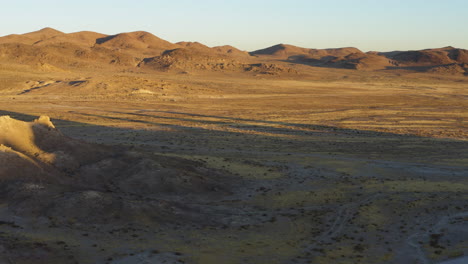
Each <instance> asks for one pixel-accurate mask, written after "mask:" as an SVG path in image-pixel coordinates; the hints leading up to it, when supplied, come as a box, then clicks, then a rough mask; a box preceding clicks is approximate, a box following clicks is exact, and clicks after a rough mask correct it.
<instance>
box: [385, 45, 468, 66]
mask: <svg viewBox="0 0 468 264" xmlns="http://www.w3.org/2000/svg"><path fill="white" fill-rule="evenodd" d="M381 54H382V55H384V56H387V57H388V58H391V59H393V60H396V61H397V62H398V63H399V64H401V65H403V66H437V65H446V64H452V63H468V51H467V50H464V49H457V48H454V47H445V48H439V49H425V50H416V51H401V52H390V53H381Z"/></svg>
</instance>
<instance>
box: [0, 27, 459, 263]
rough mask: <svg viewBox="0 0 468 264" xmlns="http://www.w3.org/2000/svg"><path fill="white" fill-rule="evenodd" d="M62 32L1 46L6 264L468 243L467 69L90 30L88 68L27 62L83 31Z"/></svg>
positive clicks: (437, 249)
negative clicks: (371, 63)
mask: <svg viewBox="0 0 468 264" xmlns="http://www.w3.org/2000/svg"><path fill="white" fill-rule="evenodd" d="M46 33H47V34H49V35H47V34H46ZM59 33H60V32H59ZM59 33H57V32H55V33H54V32H53V31H51V29H48V30H46V32H45V33H44V32H42V33H35V34H33V35H27V36H26V37H24V36H19V35H17V36H10V37H9V38H10V39H14V40H15V41H17V42H18V43H23V44H22V45H25V46H21V45H19V46H18V49H24V50H28V49H34V50H33V51H31V53H30V55H31V56H30V57H28V56H19V57H18V58H19V60H21V61H20V62H18V61H15V60H14V59H11V58H9V57H8V56H9V55H8V56H7V55H4V56H3V57H1V56H0V116H1V117H0V190H1V192H0V263H203V264H205V263H324V264H325V263H442V262H443V261H446V260H452V259H457V258H460V257H463V256H466V255H467V254H468V231H467V230H468V178H467V175H468V166H467V164H468V142H467V139H468V125H467V119H468V111H467V109H468V100H467V99H468V90H467V81H468V79H467V77H466V76H465V75H464V74H463V73H462V72H460V73H457V74H451V73H450V74H447V73H446V72H439V71H431V72H422V71H421V70H415V69H408V68H404V67H401V66H398V68H392V69H385V70H378V69H372V70H371V69H367V70H361V71H360V70H355V69H341V68H332V67H330V65H325V66H326V67H325V66H324V65H315V66H319V67H315V66H313V65H312V66H311V65H309V64H311V62H312V61H311V60H309V61H306V62H307V63H302V62H303V61H302V62H301V63H297V61H290V60H291V59H292V58H289V59H288V58H286V57H281V56H286V55H288V54H287V53H286V52H281V49H280V52H279V53H278V51H277V50H276V49H275V50H274V51H275V52H276V53H277V54H276V53H275V54H276V55H275V54H266V55H265V53H267V51H268V50H267V51H264V52H263V53H264V54H257V55H256V56H258V57H255V58H251V56H250V55H248V54H246V53H244V52H242V51H239V50H237V49H235V48H233V47H227V46H225V47H217V48H213V49H215V50H216V51H212V50H211V49H212V48H208V47H206V46H204V45H202V44H200V43H187V42H184V43H177V44H172V43H168V42H165V41H163V40H161V39H158V38H153V37H154V36H153V37H152V36H149V35H147V34H145V33H144V32H134V33H131V34H124V35H116V36H106V35H99V34H97V33H92V32H81V33H80V34H75V35H73V36H72V37H73V40H74V43H75V45H78V46H80V45H81V46H83V45H84V46H86V45H87V46H91V45H94V44H95V46H94V47H93V48H92V49H90V50H88V51H86V52H92V53H91V55H90V54H88V53H86V52H85V53H83V54H84V55H83V54H81V53H80V54H81V55H80V56H85V55H86V54H87V55H86V56H89V58H87V59H83V58H78V59H77V58H76V57H73V58H71V57H70V58H71V59H70V63H71V64H73V63H75V64H74V66H70V65H69V66H67V67H65V66H64V65H66V63H65V62H63V61H62V62H61V63H62V64H61V63H56V64H53V63H52V64H49V63H46V62H45V61H42V62H40V61H39V62H37V63H36V61H34V63H31V62H26V61H27V60H29V59H31V58H33V57H34V56H33V55H34V54H35V53H34V51H38V50H42V49H44V47H49V48H50V46H48V45H50V43H52V44H54V43H55V44H57V43H63V39H66V40H67V41H70V36H68V35H65V36H64V35H61V34H59ZM50 34H52V35H54V34H55V35H54V36H55V37H51V36H50ZM57 34H58V35H57ZM96 34H97V35H96ZM96 39H100V41H99V43H96V42H93V41H95V40H96ZM32 40H35V41H33V42H31V43H29V42H28V41H32ZM37 41H42V42H44V43H42V44H39V43H37ZM34 43H37V44H34ZM48 43H49V44H48ZM142 43H143V44H142ZM8 45H9V44H8ZM28 45H29V46H28ZM41 45H42V46H41ZM60 45H61V44H60ZM67 45H68V44H67ZM173 45H177V46H173ZM3 47H5V46H3ZM174 47H176V49H172V51H170V52H168V51H167V50H168V49H171V48H174ZM179 47H188V48H189V49H191V50H192V51H191V52H190V53H187V52H185V51H184V50H183V49H182V50H177V49H178V48H179ZM10 48H11V47H10ZM99 48H101V49H108V48H109V50H111V51H103V50H100V49H99ZM286 48H288V50H290V49H289V48H290V47H287V46H286ZM113 49H122V50H126V51H125V52H122V53H120V55H119V62H118V63H120V65H114V64H118V63H117V62H115V63H114V64H112V65H110V64H105V63H104V62H103V61H106V60H107V58H110V57H113V58H114V59H116V57H115V55H116V54H117V53H113V52H117V51H115V50H113ZM207 49H210V53H211V54H212V55H210V56H212V57H210V56H208V57H207V56H206V52H207V51H206V50H207ZM9 50H10V49H9ZM24 50H22V51H21V52H20V53H21V54H23V55H24V54H25V53H24ZM67 50H68V49H65V48H64V49H63V50H62V51H63V52H68V51H67ZM174 50H175V51H174ZM292 50H293V51H294V52H298V51H297V50H295V49H292ZM347 50H348V49H347ZM299 51H300V52H307V53H309V54H312V53H311V52H310V51H309V50H301V49H300V50H299ZM342 51H343V50H335V49H334V50H327V51H326V52H328V53H327V54H328V55H330V54H331V53H333V54H335V55H337V56H338V55H339V56H341V55H340V54H339V52H342ZM348 51H354V50H353V49H349V50H348ZM44 52H45V51H44ZM93 52H96V53H93ZM106 52H107V53H106ZM155 52H156V53H157V52H159V53H160V55H158V56H154V54H155ZM268 52H271V50H270V51H268ZM288 52H289V51H288ZM314 52H315V53H314V54H315V55H317V54H322V52H324V51H314ZM231 53H235V55H234V56H232V55H230V54H231ZM426 53H431V54H432V53H436V54H439V55H440V56H439V57H437V58H444V59H445V57H443V56H442V55H444V54H445V55H447V54H449V55H450V56H451V58H455V57H454V56H455V55H456V54H458V53H456V52H452V51H450V52H448V51H447V50H446V49H443V50H431V51H427V52H426ZM455 53H456V54H455ZM47 54H49V53H47ZM93 54H94V55H96V54H101V56H102V57H99V58H98V57H94V55H93ZM103 54H104V55H103ZM105 54H107V55H105ZM203 54H205V55H203ZM213 54H216V56H214V55H213ZM278 54H279V55H278ZM285 54H286V55H285ZM454 54H455V55H454ZM460 54H461V55H459V56H460V57H461V56H462V55H463V54H462V52H461V53H460ZM0 55H1V49H0ZM312 55H313V54H312ZM312 55H310V56H312ZM315 55H314V56H315ZM328 55H327V56H328ZM374 55H375V56H383V55H379V54H374ZM410 55H411V54H406V55H405V56H403V55H401V54H400V55H398V56H400V57H402V58H403V57H404V58H405V59H406V60H408V61H410V58H411V56H410ZM413 55H414V54H413ZM445 55H444V56H445ZM86 56H85V57H86ZM106 56H109V57H106ZM197 56H199V57H197ZM275 56H276V57H277V58H275ZM307 56H309V55H307ZM317 56H318V55H317ZM366 56H368V55H366ZM386 56H389V57H390V56H397V54H386ZM415 56H416V55H415ZM418 56H419V55H418ZM427 56H429V57H431V56H432V55H427ZM447 56H448V55H447ZM59 57H60V56H58V57H53V56H51V55H47V56H45V55H44V58H46V59H53V58H59ZM136 57H140V59H141V60H140V61H135V58H136ZM371 57H372V56H371ZM60 58H61V59H60V60H62V59H63V58H68V57H67V56H65V57H60ZM200 58H202V59H203V60H205V61H203V62H202V63H197V61H198V62H200V60H202V59H200ZM226 58H230V59H226ZM418 58H419V57H418ZM431 58H432V57H431ZM91 59H93V60H95V61H96V62H93V63H91V62H90V61H89V60H91ZM283 59H284V60H286V61H281V60H283ZM296 59H304V57H301V58H296ZM306 59H307V58H306ZM309 59H311V58H309ZM366 59H368V58H367V57H366ZM371 59H375V57H373V58H371ZM400 59H401V58H400ZM32 60H33V59H32ZM101 60H102V61H101ZM218 60H219V61H218ZM226 60H229V61H228V62H227V61H226ZM288 60H289V61H288ZM369 60H370V59H369ZM379 60H380V59H379ZM51 61H52V60H51ZM220 61H222V62H220ZM315 62H316V61H314V63H315ZM419 62H420V61H419ZM444 62H445V61H444ZM67 63H68V62H67ZM80 63H82V64H80ZM126 63H128V64H126ZM136 63H138V64H140V66H138V65H136ZM333 63H337V64H335V65H338V64H339V63H341V62H338V61H336V62H333ZM414 63H416V62H414ZM90 65H91V66H93V65H94V66H93V67H91V66H90ZM164 65H166V66H164ZM457 65H458V64H457ZM393 66H395V65H393ZM161 67H162V68H161ZM165 67H166V68H165ZM395 67H397V66H395ZM418 67H419V66H418ZM460 67H461V66H460ZM167 68H170V69H169V70H168V69H167Z"/></svg>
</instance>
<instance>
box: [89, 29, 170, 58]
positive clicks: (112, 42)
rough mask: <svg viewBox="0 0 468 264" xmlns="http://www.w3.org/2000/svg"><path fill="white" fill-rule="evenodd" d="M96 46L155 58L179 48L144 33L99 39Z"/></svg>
mask: <svg viewBox="0 0 468 264" xmlns="http://www.w3.org/2000/svg"><path fill="white" fill-rule="evenodd" d="M96 45H97V46H100V47H105V48H108V49H111V50H117V51H127V52H130V53H132V54H134V55H141V54H153V56H154V55H159V54H161V52H163V51H164V50H168V49H175V48H178V47H179V46H178V45H176V44H173V43H170V42H168V41H166V40H163V39H160V38H158V37H156V36H155V35H153V34H151V33H148V32H144V31H136V32H130V33H121V34H117V35H112V36H107V37H103V38H99V39H97V40H96Z"/></svg>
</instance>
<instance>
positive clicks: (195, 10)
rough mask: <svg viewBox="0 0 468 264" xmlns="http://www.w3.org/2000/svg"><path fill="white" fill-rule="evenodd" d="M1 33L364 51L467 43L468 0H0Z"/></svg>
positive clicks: (240, 46) (467, 45)
mask: <svg viewBox="0 0 468 264" xmlns="http://www.w3.org/2000/svg"><path fill="white" fill-rule="evenodd" d="M0 4H1V5H0V6H1V15H0V36H4V35H8V34H14V33H16V34H21V33H26V32H31V31H36V30H39V29H41V28H44V27H52V28H55V29H57V30H60V31H63V32H65V33H71V32H77V31H83V30H88V31H95V32H99V33H105V34H116V33H121V32H130V31H139V30H143V31H148V32H151V33H153V34H154V35H156V36H158V37H160V38H163V39H165V40H168V41H170V42H178V41H198V42H201V43H204V44H206V45H208V46H218V45H227V44H229V45H232V46H235V47H237V48H240V49H242V50H248V51H253V50H257V49H262V48H266V47H269V46H273V45H276V44H279V43H284V44H291V45H296V46H301V47H306V48H338V47H357V48H359V49H361V50H363V51H371V50H375V51H392V50H415V49H425V48H437V47H445V46H454V47H458V48H465V49H468V1H467V0H401V1H400V0H325V1H322V0H281V1H279V0H269V1H267V0H231V1H223V0H174V1H170V0H131V1H129V0H112V1H108V0H79V1H68V0H41V1H39V0H14V1H13V0H0Z"/></svg>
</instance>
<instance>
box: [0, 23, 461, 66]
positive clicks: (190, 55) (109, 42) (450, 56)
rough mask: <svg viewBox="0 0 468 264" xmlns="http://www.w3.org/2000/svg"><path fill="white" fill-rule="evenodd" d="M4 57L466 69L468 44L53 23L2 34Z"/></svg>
mask: <svg viewBox="0 0 468 264" xmlns="http://www.w3.org/2000/svg"><path fill="white" fill-rule="evenodd" d="M0 63H3V64H5V63H8V64H25V65H30V66H34V67H39V68H41V69H43V70H64V69H73V68H91V69H93V68H103V67H109V66H115V67H125V68H133V69H138V70H150V71H151V70H156V71H179V72H189V71H220V72H223V71H238V72H254V73H267V74H280V73H289V74H296V73H297V70H296V69H294V65H307V66H310V67H328V68H342V69H354V70H365V71H374V70H407V71H417V72H432V73H439V74H454V75H468V50H465V49H459V48H454V47H444V48H437V49H425V50H416V51H393V52H375V51H372V52H363V51H361V50H359V49H357V48H354V47H346V48H335V49H309V48H302V47H296V46H293V45H287V44H278V45H274V46H272V47H268V48H265V49H260V50H256V51H252V52H246V51H241V50H239V49H237V48H235V47H232V46H228V45H226V46H218V47H208V46H206V45H204V44H202V43H198V42H178V43H171V42H169V41H166V40H163V39H161V38H159V37H157V36H155V35H153V34H151V33H148V32H144V31H137V32H129V33H120V34H116V35H105V34H101V33H96V32H90V31H81V32H75V33H69V34H67V33H63V32H60V31H58V30H55V29H52V28H44V29H41V30H39V31H35V32H31V33H26V34H21V35H18V34H13V35H8V36H4V37H0Z"/></svg>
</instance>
